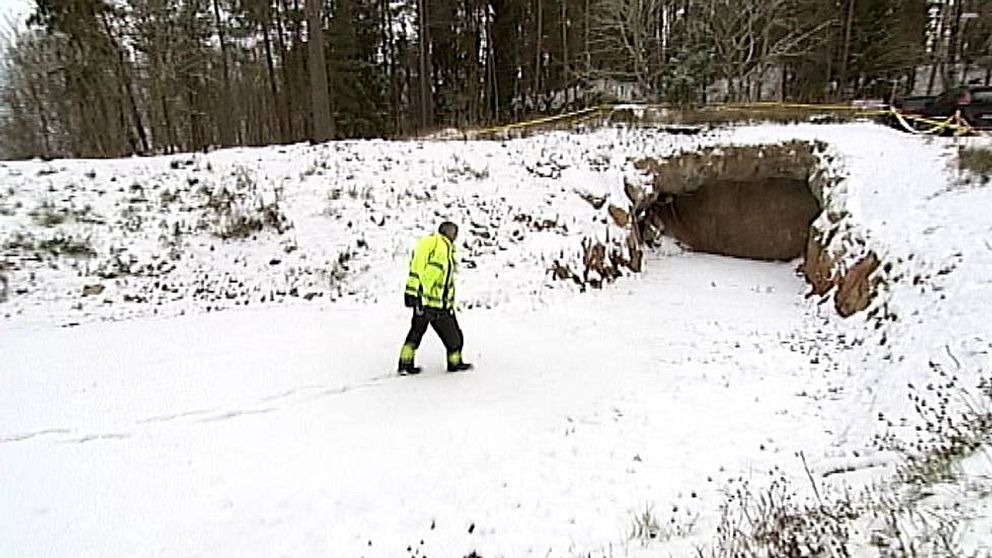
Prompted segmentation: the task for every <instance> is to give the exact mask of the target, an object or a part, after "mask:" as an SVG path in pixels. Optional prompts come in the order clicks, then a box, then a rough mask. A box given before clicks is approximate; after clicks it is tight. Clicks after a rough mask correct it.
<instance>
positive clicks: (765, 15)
mask: <svg viewBox="0 0 992 558" xmlns="http://www.w3.org/2000/svg"><path fill="white" fill-rule="evenodd" d="M703 4H704V5H705V11H706V16H705V17H703V18H702V19H701V21H702V24H703V25H704V26H705V31H706V35H707V36H708V37H710V39H711V40H712V44H713V48H714V53H715V57H714V69H715V70H716V72H717V75H718V76H719V77H720V78H722V79H723V80H724V81H725V83H726V86H727V95H726V96H727V99H728V100H732V101H737V100H749V99H753V98H755V97H756V96H758V95H756V93H757V90H756V89H754V86H755V85H757V84H761V83H762V81H763V80H764V78H765V77H766V75H767V72H768V70H769V69H771V68H772V67H775V66H778V65H781V64H782V62H784V61H785V60H787V59H789V58H792V57H797V56H800V55H803V54H806V53H808V52H810V51H811V50H813V49H814V48H815V47H816V46H817V44H818V43H819V39H820V36H821V34H822V32H823V31H824V30H825V29H827V27H829V26H830V25H831V24H832V22H831V21H807V20H806V18H804V17H802V15H801V14H800V13H798V10H797V8H798V7H799V6H798V5H797V4H796V2H794V1H793V0H706V1H705V2H704V3H703Z"/></svg>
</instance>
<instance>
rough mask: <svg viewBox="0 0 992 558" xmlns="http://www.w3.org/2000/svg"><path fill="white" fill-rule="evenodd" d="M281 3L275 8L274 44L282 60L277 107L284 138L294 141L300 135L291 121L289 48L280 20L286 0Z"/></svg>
mask: <svg viewBox="0 0 992 558" xmlns="http://www.w3.org/2000/svg"><path fill="white" fill-rule="evenodd" d="M281 5H282V9H281V10H279V9H277V10H276V44H277V45H278V46H279V56H280V58H281V60H282V64H281V69H282V98H281V99H280V101H281V103H280V107H279V108H280V110H281V111H282V119H283V126H284V128H285V130H286V137H285V140H286V141H295V140H297V139H299V137H300V136H299V135H297V134H296V127H295V126H294V123H293V117H294V114H295V112H296V108H295V103H294V99H295V98H296V95H295V91H294V90H293V87H292V78H291V72H290V70H291V68H290V62H291V59H290V57H289V54H288V53H289V49H288V48H286V40H285V39H284V38H283V33H284V32H286V31H287V30H286V29H285V28H284V25H283V20H282V14H283V12H285V11H286V0H282V2H281Z"/></svg>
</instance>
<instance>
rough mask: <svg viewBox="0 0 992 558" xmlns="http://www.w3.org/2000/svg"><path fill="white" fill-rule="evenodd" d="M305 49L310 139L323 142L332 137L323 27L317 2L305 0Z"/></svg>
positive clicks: (332, 123) (317, 0)
mask: <svg viewBox="0 0 992 558" xmlns="http://www.w3.org/2000/svg"><path fill="white" fill-rule="evenodd" d="M305 5H306V12H307V47H308V53H309V56H310V102H311V107H310V108H311V113H312V115H313V127H312V129H311V133H310V139H311V140H313V141H317V142H323V141H327V140H329V139H331V138H332V137H334V122H333V121H332V120H331V105H330V98H329V94H328V83H327V63H326V61H325V59H324V25H323V18H322V10H321V7H322V6H321V5H320V3H319V0H306V4H305Z"/></svg>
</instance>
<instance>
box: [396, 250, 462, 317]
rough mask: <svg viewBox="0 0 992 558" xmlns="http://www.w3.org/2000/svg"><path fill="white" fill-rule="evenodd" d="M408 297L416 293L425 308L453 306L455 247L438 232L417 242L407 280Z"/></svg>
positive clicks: (451, 307)
mask: <svg viewBox="0 0 992 558" xmlns="http://www.w3.org/2000/svg"><path fill="white" fill-rule="evenodd" d="M406 295H407V297H418V298H419V299H420V301H421V303H422V304H423V305H424V306H426V307H428V308H437V309H440V310H454V309H455V247H454V245H453V244H452V243H451V240H449V239H448V237H446V236H444V235H443V234H441V233H434V234H432V235H430V236H426V237H424V238H422V239H420V241H419V242H417V246H416V247H415V248H414V249H413V256H412V257H411V258H410V275H409V277H407V280H406Z"/></svg>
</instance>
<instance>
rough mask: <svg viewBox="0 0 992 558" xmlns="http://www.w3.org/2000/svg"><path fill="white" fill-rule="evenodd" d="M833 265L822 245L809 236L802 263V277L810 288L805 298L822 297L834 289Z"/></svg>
mask: <svg viewBox="0 0 992 558" xmlns="http://www.w3.org/2000/svg"><path fill="white" fill-rule="evenodd" d="M834 265H835V262H834V260H833V258H831V257H830V255H829V254H827V251H826V250H824V249H823V245H821V244H820V242H819V241H818V240H817V239H816V238H814V237H812V236H811V237H810V238H809V241H808V242H807V244H806V259H805V260H804V261H803V275H805V277H806V282H807V283H809V285H810V287H811V288H812V290H811V291H810V293H809V295H807V296H824V295H826V294H827V293H829V292H830V289H832V288H834Z"/></svg>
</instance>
